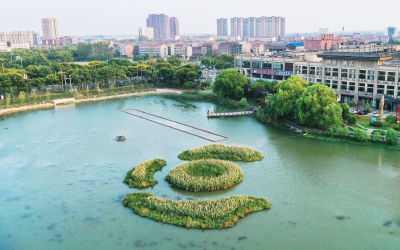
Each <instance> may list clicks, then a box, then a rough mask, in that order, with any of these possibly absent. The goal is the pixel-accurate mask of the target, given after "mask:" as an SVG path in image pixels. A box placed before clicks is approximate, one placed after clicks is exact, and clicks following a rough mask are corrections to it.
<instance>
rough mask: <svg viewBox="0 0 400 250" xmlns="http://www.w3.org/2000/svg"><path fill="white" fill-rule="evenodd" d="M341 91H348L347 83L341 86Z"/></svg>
mask: <svg viewBox="0 0 400 250" xmlns="http://www.w3.org/2000/svg"><path fill="white" fill-rule="evenodd" d="M340 89H341V90H347V82H342V84H341V85H340Z"/></svg>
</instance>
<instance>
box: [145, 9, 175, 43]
mask: <svg viewBox="0 0 400 250" xmlns="http://www.w3.org/2000/svg"><path fill="white" fill-rule="evenodd" d="M146 24H147V28H150V27H151V28H153V30H154V38H161V37H170V36H179V20H178V18H176V17H171V18H170V17H169V16H168V15H165V14H159V15H157V14H149V17H148V18H147V19H146Z"/></svg>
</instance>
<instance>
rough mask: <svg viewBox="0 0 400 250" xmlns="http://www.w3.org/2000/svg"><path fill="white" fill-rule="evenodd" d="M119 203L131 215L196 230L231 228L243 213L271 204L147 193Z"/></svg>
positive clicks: (247, 199) (235, 197)
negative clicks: (132, 213) (178, 199)
mask: <svg viewBox="0 0 400 250" xmlns="http://www.w3.org/2000/svg"><path fill="white" fill-rule="evenodd" d="M122 202H123V204H124V206H126V207H129V208H130V209H131V210H132V211H133V212H134V213H135V214H139V215H140V216H143V217H148V218H150V219H152V220H154V221H158V222H163V223H169V224H173V225H176V226H181V227H187V228H199V229H201V228H223V227H233V226H234V225H235V223H236V222H237V220H238V219H240V218H243V217H244V216H245V215H246V214H248V213H250V212H256V211H260V210H266V209H269V208H270V207H271V203H269V202H268V200H267V199H265V198H256V197H254V196H247V195H241V196H240V195H233V196H229V197H223V198H219V199H210V200H198V201H195V200H193V201H192V200H190V201H175V200H170V199H163V198H159V197H154V195H152V194H149V193H132V194H128V195H127V196H126V197H125V198H124V199H123V201H122Z"/></svg>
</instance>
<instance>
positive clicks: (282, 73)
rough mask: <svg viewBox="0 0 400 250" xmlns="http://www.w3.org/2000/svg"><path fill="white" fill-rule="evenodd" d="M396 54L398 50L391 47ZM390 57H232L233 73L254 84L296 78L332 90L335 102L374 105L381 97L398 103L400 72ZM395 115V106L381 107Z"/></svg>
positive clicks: (329, 54)
mask: <svg viewBox="0 0 400 250" xmlns="http://www.w3.org/2000/svg"><path fill="white" fill-rule="evenodd" d="M392 50H393V51H399V50H400V46H399V45H395V46H394V47H392ZM392 63H393V62H392V61H391V58H390V56H388V55H386V54H380V53H354V52H350V53H348V52H322V53H307V54H303V55H302V56H300V57H293V56H281V57H269V56H262V55H261V56H252V55H251V54H248V55H236V56H235V67H236V69H237V70H238V71H239V72H241V73H243V74H245V75H246V76H247V77H251V78H252V79H253V81H254V80H256V79H264V80H277V81H280V80H284V79H287V78H288V77H290V76H291V75H298V76H300V77H302V78H303V79H304V80H305V81H307V82H308V83H323V84H325V85H327V86H328V87H330V88H332V89H333V90H334V91H335V92H336V94H337V96H338V100H339V101H342V102H347V103H350V102H351V101H353V100H356V101H359V102H361V103H363V104H365V103H366V102H369V103H371V104H372V105H374V101H375V100H379V99H380V97H381V96H382V95H386V96H387V97H389V98H393V99H400V87H399V82H400V70H399V69H400V68H399V66H398V65H393V64H392ZM385 105H386V106H385V108H388V109H390V110H393V111H395V110H396V107H395V106H390V103H387V104H385Z"/></svg>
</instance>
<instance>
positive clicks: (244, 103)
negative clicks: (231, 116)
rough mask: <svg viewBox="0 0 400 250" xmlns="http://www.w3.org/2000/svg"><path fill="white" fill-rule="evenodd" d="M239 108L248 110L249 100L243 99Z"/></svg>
mask: <svg viewBox="0 0 400 250" xmlns="http://www.w3.org/2000/svg"><path fill="white" fill-rule="evenodd" d="M239 107H241V108H246V107H247V99H246V98H244V97H243V98H242V99H241V100H240V102H239Z"/></svg>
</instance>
